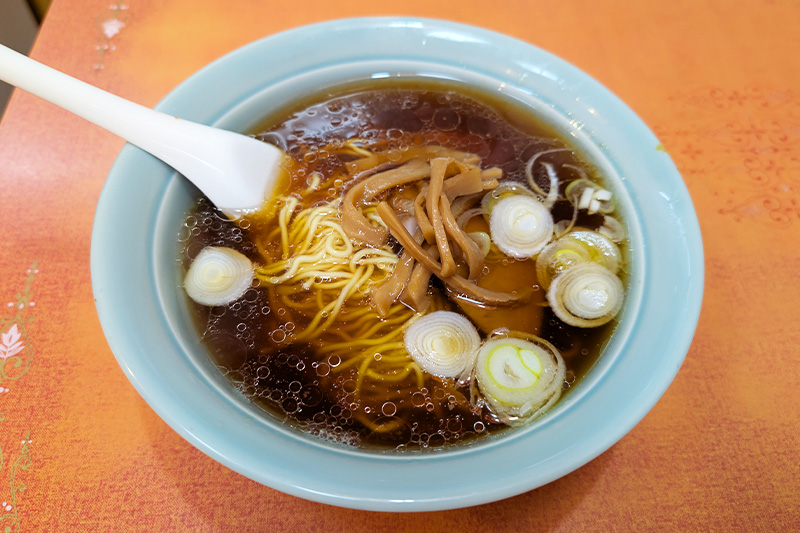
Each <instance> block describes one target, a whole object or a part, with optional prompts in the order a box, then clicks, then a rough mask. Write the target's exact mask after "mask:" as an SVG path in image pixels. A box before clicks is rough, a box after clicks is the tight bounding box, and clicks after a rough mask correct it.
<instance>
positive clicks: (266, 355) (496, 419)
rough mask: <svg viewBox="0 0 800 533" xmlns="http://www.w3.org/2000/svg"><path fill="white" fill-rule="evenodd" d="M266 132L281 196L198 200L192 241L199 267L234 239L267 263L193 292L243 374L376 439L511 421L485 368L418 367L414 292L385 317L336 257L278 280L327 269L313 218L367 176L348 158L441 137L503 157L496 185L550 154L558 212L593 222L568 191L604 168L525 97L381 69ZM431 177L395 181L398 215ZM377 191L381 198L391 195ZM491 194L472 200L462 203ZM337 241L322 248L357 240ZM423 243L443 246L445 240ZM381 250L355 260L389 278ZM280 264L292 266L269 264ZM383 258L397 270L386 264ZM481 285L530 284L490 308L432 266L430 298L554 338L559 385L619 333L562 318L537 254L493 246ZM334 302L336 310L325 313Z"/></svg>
mask: <svg viewBox="0 0 800 533" xmlns="http://www.w3.org/2000/svg"><path fill="white" fill-rule="evenodd" d="M257 137H258V138H260V139H262V140H264V141H266V142H270V143H273V144H275V145H278V146H280V147H282V148H283V149H284V150H285V151H286V152H287V153H288V154H289V155H290V156H291V158H292V159H293V160H294V162H295V163H294V164H293V165H292V168H291V169H290V170H291V183H290V184H289V185H288V189H287V190H286V191H285V193H284V195H283V196H282V197H281V199H279V200H278V202H277V204H276V205H274V206H272V208H271V209H266V210H265V212H264V213H260V214H256V215H253V216H246V217H244V218H242V219H239V220H237V221H230V220H228V219H227V218H226V217H225V216H224V215H222V214H221V213H219V212H218V211H217V210H216V209H215V208H214V207H213V206H212V205H210V203H209V202H208V201H207V200H206V199H200V200H199V202H198V204H197V206H196V209H195V210H194V211H193V212H192V213H190V214H189V215H188V216H187V218H186V220H185V224H184V227H183V228H182V230H181V237H180V243H181V247H180V254H181V255H180V257H181V260H182V262H183V264H184V265H185V266H187V267H188V265H189V264H190V263H191V261H192V260H193V259H194V258H195V257H196V256H197V254H198V253H199V252H200V251H201V250H202V249H204V248H205V247H208V246H222V247H228V248H232V249H234V250H237V251H239V252H241V253H242V254H244V255H245V256H247V257H248V258H250V259H251V260H252V261H253V262H254V263H255V264H257V265H259V266H258V267H257V273H258V274H257V279H256V280H255V281H254V283H253V286H252V287H251V288H249V289H248V290H247V291H246V292H245V293H244V294H243V295H242V296H241V297H239V298H238V299H236V300H235V301H233V302H232V303H230V304H228V305H226V306H216V307H207V306H202V305H198V304H194V303H192V305H193V308H194V311H195V314H196V324H197V328H198V331H199V332H200V334H201V336H202V338H203V341H204V342H205V344H206V345H207V347H208V349H209V352H210V353H211V355H212V357H213V358H214V360H215V362H216V364H217V365H218V366H219V368H220V369H221V371H222V372H223V373H224V374H225V375H226V376H227V379H229V380H230V382H231V383H232V385H233V386H234V387H235V388H236V389H238V390H239V391H241V392H242V393H243V394H244V395H245V396H246V397H247V398H248V399H250V400H251V401H253V402H254V403H256V404H258V405H259V406H262V407H263V408H264V409H265V410H266V411H268V412H269V413H271V414H272V415H273V416H276V417H278V418H279V419H282V420H285V421H286V422H288V423H290V424H292V425H294V426H296V427H298V428H301V429H302V430H304V431H306V432H308V433H310V434H313V435H317V436H320V437H322V438H325V439H328V440H332V441H335V442H340V443H345V444H351V445H354V446H358V447H361V448H367V449H375V448H379V449H385V448H387V447H391V448H397V449H412V448H420V447H422V448H427V447H438V446H441V445H445V444H448V443H455V442H468V441H471V440H474V439H475V438H476V437H478V436H479V435H483V434H488V433H491V432H495V431H497V430H500V429H502V428H505V427H508V426H507V424H506V423H505V422H507V421H506V420H503V417H500V416H498V414H497V413H495V412H494V411H493V410H492V409H491V408H490V406H489V405H487V403H486V402H484V401H482V400H481V399H480V391H478V390H477V388H476V386H475V383H474V378H472V379H471V378H470V377H467V378H466V379H461V380H459V379H456V378H452V377H447V378H444V377H440V376H435V375H432V374H430V373H427V372H422V371H420V369H419V366H418V365H415V364H414V361H413V360H412V359H411V358H410V357H409V356H408V354H407V353H406V352H405V350H404V348H403V347H402V339H403V337H402V331H403V328H404V324H405V322H406V321H409V320H411V319H412V318H413V317H415V316H416V313H415V310H414V309H411V308H409V306H408V304H407V303H406V304H403V302H402V301H400V300H398V301H396V302H394V303H392V307H391V309H390V311H389V312H387V314H385V316H381V315H380V314H379V313H377V311H376V310H375V309H374V307H375V306H374V305H373V302H372V301H371V300H370V293H369V292H368V291H366V290H361V289H359V290H361V292H358V291H355V292H354V293H353V296H352V297H350V298H349V299H347V300H345V301H344V303H342V302H339V304H341V305H339V304H337V303H336V299H337V298H338V297H339V296H340V295H341V294H343V292H345V291H347V290H350V289H349V288H348V285H347V283H348V282H347V280H349V279H350V278H342V280H341V283H340V285H335V283H337V279H338V278H337V277H336V276H338V275H339V274H335V273H332V272H333V271H329V270H326V269H327V268H328V267H325V266H324V265H325V264H327V263H325V261H328V260H329V259H327V258H324V259H319V257H322V256H318V259H319V261H320V263H319V265H322V266H319V267H318V271H315V270H312V271H311V273H309V274H308V275H307V276H306V277H305V278H302V279H300V278H297V279H293V280H292V281H291V282H289V281H286V282H285V283H284V282H283V281H281V280H282V278H281V276H283V277H284V278H287V279H288V278H289V277H290V275H291V274H292V272H289V270H291V269H292V268H296V269H297V271H298V272H299V271H300V270H299V269H302V268H306V269H313V268H315V267H314V265H311V266H309V265H307V264H306V265H305V266H300V267H298V266H297V265H296V264H294V263H292V260H293V259H292V257H293V254H294V253H295V251H296V250H299V249H300V248H302V247H303V246H306V248H307V249H308V250H307V251H306V253H307V254H309V256H313V254H314V253H315V252H314V249H312V246H313V245H311V244H308V243H309V242H312V241H313V239H314V238H317V236H319V235H321V234H320V233H319V231H318V230H317V229H314V230H313V231H311V230H308V229H307V228H306V229H304V228H303V227H302V226H303V224H306V225H314V228H317V226H316V225H315V224H317V222H318V223H319V227H322V226H324V225H325V224H326V223H327V222H326V221H327V220H330V218H325V217H338V216H339V211H340V210H341V209H342V207H341V200H340V198H341V197H342V196H343V195H344V194H345V193H347V192H348V191H349V190H351V189H352V188H353V186H354V184H355V183H358V182H359V181H360V180H362V179H364V178H363V175H362V174H360V173H359V171H360V170H361V169H360V167H358V166H357V165H358V164H356V166H350V167H348V165H352V164H353V162H355V161H359V160H365V159H367V158H368V157H370V154H381V155H380V164H379V166H380V169H391V168H393V167H395V166H397V165H400V164H402V163H403V161H405V160H407V159H408V157H409V156H408V155H407V154H409V153H411V152H414V151H415V150H417V151H420V150H422V149H423V148H424V147H428V146H437V147H445V148H447V149H450V150H451V151H458V152H460V153H461V152H463V153H467V154H474V155H475V156H477V159H478V162H477V163H475V165H476V166H477V167H479V168H480V169H491V168H499V169H500V170H501V171H502V177H501V178H500V179H499V180H498V181H500V182H501V183H503V182H515V183H519V184H520V185H525V183H526V180H527V177H526V164H527V163H528V162H529V161H530V159H531V158H532V157H533V156H534V155H536V154H540V157H539V159H538V161H537V162H536V164H535V165H532V168H531V174H532V177H533V179H534V180H535V181H536V183H537V184H538V185H539V187H540V188H541V189H542V190H543V191H547V190H548V186H549V183H550V175H549V174H548V171H550V170H552V169H555V170H557V172H558V176H559V185H558V187H559V190H560V194H559V197H558V199H557V200H556V201H555V202H554V204H553V205H552V208H551V212H552V217H553V220H555V221H570V220H571V221H572V226H574V227H580V228H588V229H590V230H594V229H597V228H599V227H601V226H602V225H603V224H604V219H605V217H604V216H603V215H602V214H598V213H595V214H591V215H590V214H587V212H586V210H578V208H577V207H575V206H574V205H573V203H572V202H570V201H569V200H568V199H567V198H566V197H565V194H564V191H565V189H566V187H567V186H568V185H569V184H570V183H571V182H573V181H575V180H578V179H589V180H591V181H593V182H596V183H602V178H601V177H599V176H597V175H595V171H594V170H593V169H592V168H591V167H589V166H587V165H586V164H585V163H583V162H582V160H581V158H580V155H578V154H576V153H574V151H573V150H572V149H570V148H569V144H568V143H567V142H566V141H565V140H564V139H562V138H560V137H559V136H558V135H557V134H556V133H555V132H554V131H553V130H552V128H551V127H550V126H548V125H547V124H543V123H541V122H540V121H538V120H537V119H536V117H532V116H531V115H530V114H529V113H528V112H526V111H525V110H522V109H520V108H518V107H517V106H516V105H515V104H513V103H509V102H507V101H505V100H500V99H498V98H495V97H490V96H488V95H485V94H482V93H476V92H474V91H472V90H467V89H464V88H463V87H459V86H456V85H447V84H444V83H440V82H436V83H419V82H416V83H413V84H412V83H409V82H405V83H400V82H398V81H396V80H395V81H384V80H378V81H373V82H370V84H368V85H360V86H358V85H357V86H350V87H346V88H343V89H339V90H337V91H334V92H332V93H326V94H322V95H317V96H315V97H314V98H311V99H308V100H306V101H302V102H299V103H298V104H296V105H295V106H294V107H292V108H291V109H286V110H284V111H282V112H281V113H280V114H278V115H275V116H272V117H269V118H267V119H266V120H265V121H264V123H263V125H262V126H261V128H260V129H259V131H258V133H257ZM564 148H567V149H564ZM559 149H560V150H559ZM550 150H554V151H552V152H551V151H550ZM420 153H422V152H420ZM545 163H546V164H545ZM354 169H355V170H354ZM368 173H369V172H367V173H366V174H368ZM425 186H427V185H423V184H422V183H416V184H411V185H403V186H399V187H397V188H395V189H394V192H393V193H392V194H393V195H394V196H393V197H392V201H391V202H390V203H391V205H392V206H394V207H395V208H396V210H397V211H398V212H399V213H402V211H403V209H404V208H407V207H408V205H410V203H413V201H414V198H415V197H416V196H418V195H419V194H420V189H421V187H425ZM381 194H382V196H378V197H376V199H375V200H376V201H377V200H381V199H382V198H385V197H386V193H381ZM423 194H424V191H423ZM290 202H292V204H291V206H289V205H288V204H289V203H290ZM461 203H465V204H466V202H461ZM455 205H456V201H453V206H454V207H455ZM326 206H327V207H326ZM331 206H332V207H331ZM479 206H480V198H476V199H475V200H474V201H472V203H471V204H469V205H466V206H465V207H467V208H471V209H479ZM314 209H317V211H314ZM325 209H328V211H325ZM265 213H267V214H265ZM306 213H308V214H307V215H306ZM365 213H367V218H369V213H368V212H367V211H365ZM479 214H480V213H479ZM573 216H575V218H574V219H573ZM282 217H283V218H282ZM302 217H306V218H305V219H302ZM314 217H317V218H314ZM298 219H302V220H298ZM373 219H374V217H373ZM487 220H488V219H487V218H486V217H482V216H471V217H468V220H467V221H466V222H465V223H464V228H463V229H464V231H465V232H469V234H471V235H472V234H475V233H476V232H477V233H481V232H483V233H488V232H489V226H488V223H487ZM314 221H317V222H314ZM562 229H563V228H562ZM326 235H327V234H326ZM326 238H327V237H326ZM331 239H333V237H331ZM287 242H289V243H290V244H288V245H287ZM303 243H305V244H303ZM331 243H332V244H329V245H326V246H332V247H334V248H335V247H336V246H339V245H340V244H341V245H342V246H345V245H346V243H344V244H342V243H340V242H339V241H336V243H338V244H336V243H334V241H333V240H332V241H331ZM422 244H423V245H425V243H424V241H423V242H422ZM427 249H428V250H429V251H431V253H433V254H434V257H435V253H436V250H435V246H428V248H427ZM383 250H384V251H383V252H381V253H384V254H389V255H391V254H395V255H397V256H400V255H401V252H402V246H401V245H400V243H399V242H398V241H397V240H396V239H395V238H393V237H392V236H389V238H388V240H387V241H386V244H385V245H384V248H383ZM372 251H373V249H372V248H370V249H368V250H367V252H368V253H372ZM298 253H299V252H298ZM380 257H382V256H376V258H375V259H371V260H370V261H372V262H366V261H365V262H364V263H363V265H362V266H363V269H362V270H359V271H358V272H360V273H362V274H363V276H364V277H365V278H364V279H366V277H367V276H368V274H367V273H371V274H369V275H372V276H373V277H375V276H379V277H380V279H381V280H383V279H385V278H386V277H388V276H389V275H390V274H391V270H392V269H391V268H390V267H387V266H386V265H385V264H382V263H381V261H382V259H380ZM454 257H455V262H456V265H457V267H458V269H459V272H465V270H464V269H465V268H466V267H465V259H464V258H463V257H462V256H461V255H459V254H458V253H454ZM281 262H284V263H285V264H284V265H283V266H281V267H274V268H272V270H270V268H271V267H270V265H273V264H278V263H281ZM340 263H341V262H340ZM337 268H338V267H337ZM359 268H361V266H359ZM381 268H383V269H384V270H385V271H386V273H385V274H376V273H377V272H379V271H380V269H381ZM370 269H372V270H370ZM326 272H327V274H326ZM295 274H296V272H295ZM362 274H357V275H362ZM354 275H356V274H354ZM466 276H467V274H466V273H465V274H464V277H466ZM325 283H327V284H328V285H324V284H325ZM365 283H366V282H365ZM477 283H478V284H479V285H480V286H481V287H482V288H485V289H488V290H492V291H497V292H502V293H507V294H513V295H518V294H521V293H523V292H526V294H527V296H526V298H524V300H523V301H520V302H518V303H516V304H514V305H510V306H505V305H500V306H496V305H485V304H481V303H480V302H474V301H469V298H459V297H454V294H453V290H452V287H450V286H449V285H448V284H447V283H445V282H443V281H442V279H440V278H438V277H437V276H435V275H434V276H430V281H429V283H428V285H427V286H426V287H427V293H426V295H425V298H427V300H426V302H427V303H426V305H430V306H431V307H428V308H426V309H428V310H432V309H437V310H450V311H454V312H457V313H459V314H462V315H464V316H467V317H468V318H469V319H470V320H471V321H472V322H473V324H474V325H475V327H476V329H477V330H478V332H479V333H480V335H481V337H485V336H486V335H489V334H490V333H491V332H492V331H495V330H497V329H498V328H505V329H508V330H513V331H522V332H525V333H526V334H531V335H535V336H538V337H541V338H543V339H545V340H547V341H549V343H552V345H554V346H555V348H556V349H557V350H558V351H559V352H560V355H561V357H563V361H564V363H565V364H566V374H565V378H564V380H563V383H562V384H561V385H560V388H563V390H567V389H569V387H570V385H571V384H573V383H574V382H575V381H576V380H579V379H580V378H581V377H582V376H583V375H584V374H585V373H586V371H587V370H588V368H589V367H591V366H592V364H593V363H594V361H595V360H596V359H597V357H598V354H599V353H600V351H601V349H602V347H603V345H604V344H605V343H606V341H607V339H608V337H609V335H610V334H611V332H612V329H613V324H614V322H613V321H611V322H609V323H608V324H606V325H602V326H599V327H594V328H578V327H573V326H570V325H567V324H565V323H564V322H563V321H562V320H559V319H558V318H557V317H556V316H555V315H554V314H553V312H552V311H551V309H550V307H549V306H548V305H547V301H546V299H545V290H543V289H542V288H540V287H539V285H538V284H537V274H536V260H535V258H533V259H526V260H516V259H513V258H508V257H505V256H503V255H502V254H497V253H495V252H494V251H490V252H488V254H486V263H485V264H484V265H483V267H482V269H481V272H480V276H479V277H478V282H477ZM324 287H332V288H331V289H324ZM336 287H338V288H336ZM365 287H369V284H368V283H367V284H366V285H365ZM370 290H371V289H370ZM325 291H327V292H325ZM456 296H457V295H456ZM322 308H325V309H328V311H325V312H322V313H320V312H319V310H320V309H322ZM335 314H338V317H336V320H333V318H334V317H333V315H335Z"/></svg>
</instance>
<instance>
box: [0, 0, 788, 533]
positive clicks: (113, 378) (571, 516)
mask: <svg viewBox="0 0 800 533" xmlns="http://www.w3.org/2000/svg"><path fill="white" fill-rule="evenodd" d="M398 14H402V15H414V16H424V17H433V18H441V19H449V20H453V21H456V22H463V23H468V24H473V25H478V26H482V27H485V28H488V29H491V30H496V31H499V32H503V33H506V34H508V35H511V36H513V37H516V38H519V39H522V40H524V41H527V42H529V43H531V44H534V45H536V46H539V47H541V48H544V49H545V50H548V51H550V52H552V53H554V54H556V55H558V56H560V57H562V58H564V59H565V60H567V61H569V62H571V63H572V64H574V65H576V66H577V67H579V68H581V69H582V70H584V71H585V72H587V73H589V74H590V75H591V76H593V77H594V78H596V79H597V80H599V81H600V82H601V83H603V84H604V85H605V86H606V87H608V88H609V89H610V90H612V91H613V92H614V93H616V94H617V95H618V96H619V97H620V98H622V99H623V100H624V101H625V102H627V103H628V105H630V106H631V107H632V108H633V110H634V111H636V112H637V113H638V114H639V116H641V117H642V119H643V120H644V121H645V122H646V123H647V124H648V125H649V126H650V127H651V128H652V129H653V131H654V132H655V133H656V135H657V136H659V138H660V139H661V141H662V143H663V145H664V147H665V148H666V150H667V151H668V152H669V154H670V155H671V156H672V158H673V160H674V161H675V163H676V165H677V166H678V169H679V170H680V172H681V174H682V176H683V179H684V180H685V182H686V185H687V186H688V188H689V191H690V193H691V195H692V198H693V201H694V203H695V208H696V210H697V213H698V216H699V219H700V225H701V229H702V232H703V239H704V246H705V254H706V255H705V265H706V286H705V297H704V302H703V307H702V312H701V316H700V322H699V326H698V329H697V333H696V336H695V338H694V342H693V343H692V346H691V349H690V351H689V353H688V356H687V358H686V361H685V363H684V365H683V367H682V368H681V370H680V372H679V373H678V375H677V378H676V379H675V381H674V382H673V384H672V386H671V387H670V388H669V390H668V391H667V392H666V394H665V395H664V397H663V398H662V399H661V401H660V402H659V403H658V404H657V405H656V407H655V408H654V409H653V410H652V411H651V412H650V413H649V414H648V415H647V416H646V417H645V418H644V420H643V421H642V422H641V423H640V424H639V425H637V426H636V427H635V428H634V429H633V430H632V431H631V432H630V433H629V434H628V435H627V436H625V437H624V438H623V439H622V440H621V441H620V442H619V443H617V444H616V445H615V446H613V447H612V448H611V449H610V450H608V451H607V452H605V453H603V454H602V455H601V456H599V457H598V458H597V459H595V460H593V461H591V462H590V463H589V464H587V465H586V466H584V467H582V468H580V469H578V470H577V471H575V472H573V473H571V474H569V475H567V476H565V477H563V478H561V479H559V480H557V481H555V482H553V483H550V484H549V485H546V486H544V487H542V488H539V489H537V490H533V491H531V492H528V493H526V494H522V495H520V496H517V497H514V498H511V499H508V500H504V501H500V502H496V503H492V504H487V505H482V506H478V507H474V508H469V509H462V510H456V511H443V512H435V513H425V514H423V513H420V514H380V513H369V512H361V511H354V510H348V509H340V508H336V507H331V506H327V505H322V504H318V503H313V502H308V501H305V500H301V499H298V498H295V497H292V496H288V495H286V494H282V493H280V492H277V491H275V490H272V489H270V488H267V487H264V486H261V485H259V484H257V483H255V482H253V481H250V480H248V479H246V478H244V477H242V476H241V475H239V474H236V473H234V472H233V471H230V470H228V469H227V468H225V467H223V466H221V465H220V464H218V463H216V462H214V461H213V460H211V459H210V458H208V457H206V456H205V455H204V454H202V453H201V452H199V451H197V450H196V449H195V448H193V447H192V446H191V445H190V444H188V443H187V442H185V441H184V440H183V439H182V438H181V437H179V436H178V435H177V434H176V433H175V432H174V431H173V430H172V429H170V428H169V427H168V426H167V425H166V424H165V423H164V422H162V421H161V420H160V419H159V418H158V417H157V416H156V415H155V414H154V413H153V411H152V410H151V409H150V408H149V407H148V406H147V404H146V403H145V402H144V401H143V400H142V399H141V398H140V397H139V396H138V394H137V393H136V392H135V391H134V389H133V387H132V386H131V385H130V384H129V382H128V381H127V379H126V378H125V376H124V375H123V373H122V371H121V370H120V369H119V367H118V366H117V363H116V362H115V360H114V357H113V355H112V354H111V352H110V350H109V348H108V345H107V344H106V341H105V339H104V337H103V333H102V331H101V329H100V324H99V321H98V318H97V315H96V312H95V308H94V301H93V298H92V289H91V280H90V275H89V247H90V236H91V230H92V219H93V214H94V209H95V205H96V203H97V199H98V196H99V194H100V190H101V188H102V186H103V182H104V180H105V177H106V175H107V174H108V172H109V169H110V167H111V165H112V164H113V162H114V159H115V158H116V156H117V154H118V153H119V151H120V149H121V148H122V146H123V141H122V140H120V139H119V138H116V137H114V136H113V135H111V134H109V133H106V132H104V131H102V130H100V129H99V128H97V127H95V126H93V125H90V124H88V123H86V122H84V121H83V120H81V119H79V118H77V117H75V116H73V115H71V114H69V113H67V112H66V111H62V110H60V109H58V108H56V107H54V106H53V105H51V104H48V103H45V102H43V101H42V100H39V99H37V98H35V97H33V96H31V95H28V94H25V93H22V92H20V91H16V92H15V94H14V96H13V97H12V100H11V102H10V105H9V107H8V110H7V112H6V114H5V117H4V118H3V121H2V124H0V235H2V238H0V334H2V342H0V349H2V350H5V351H3V352H2V353H0V358H2V360H0V369H2V372H0V450H1V453H0V504H2V506H1V507H0V532H3V531H6V532H8V531H175V530H179V531H375V532H382V531H413V532H428V531H439V530H447V531H479V530H480V531H515V532H521V531H790V530H792V531H797V530H798V528H800V377H799V376H800V327H799V326H798V322H800V321H798V319H799V318H800V311H799V310H798V309H799V308H798V304H800V283H798V273H799V272H800V32H798V31H797V25H798V21H800V2H798V1H797V0H751V1H749V2H732V1H730V0H717V1H710V0H708V1H706V0H673V1H670V2H655V1H653V2H635V1H623V0H614V1H606V2H597V1H589V0H560V1H558V2H556V1H549V2H546V1H543V0H542V1H536V2H534V1H524V0H514V1H507V2H495V3H487V2H481V1H477V0H460V1H453V0H437V1H430V0H429V1H424V2H423V1H419V0H407V1H404V2H394V1H383V2H358V1H353V0H341V1H339V2H322V1H318V0H310V1H305V2H265V1H258V0H242V1H231V0H191V1H190V0H123V1H120V2H118V1H117V0H55V2H54V3H53V5H52V8H51V10H50V12H49V14H48V16H47V19H46V20H45V22H44V25H43V28H42V31H41V33H40V35H39V38H38V40H37V41H36V44H35V46H34V48H33V51H32V53H31V55H32V57H33V58H35V59H37V60H39V61H42V62H44V63H46V64H49V65H51V66H53V67H55V68H58V69H60V70H63V71H65V72H67V73H68V74H71V75H73V76H76V77H78V78H81V79H83V80H86V81H88V82H90V83H92V84H95V85H97V86H99V87H101V88H104V89H107V90H110V91H112V92H115V93H117V94H119V95H121V96H123V97H127V98H130V99H132V100H134V101H138V102H140V103H142V104H145V105H148V106H154V105H155V104H156V103H157V102H158V101H159V100H161V99H162V98H163V97H164V96H165V95H166V94H167V93H168V92H169V91H171V90H172V89H173V88H174V87H175V86H176V85H178V84H179V83H180V82H181V81H182V80H184V79H185V78H186V77H188V76H189V75H190V74H192V73H193V72H195V71H196V70H198V69H199V68H201V67H203V66H204V65H206V64H207V63H209V62H210V61H212V60H214V59H216V58H218V57H220V56H222V55H224V54H226V53H227V52H230V51H232V50H234V49H235V48H237V47H239V46H242V45H244V44H246V43H248V42H251V41H254V40H256V39H259V38H261V37H264V36H267V35H270V34H272V33H275V32H278V31H281V30H285V29H288V28H292V27H296V26H300V25H303V24H307V23H312V22H317V21H322V20H330V19H334V18H343V17H349V16H364V15H398ZM0 16H2V7H0ZM664 319H665V320H669V317H667V316H665V317H664ZM12 352H15V353H14V354H13V355H12ZM3 356H5V357H3Z"/></svg>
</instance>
